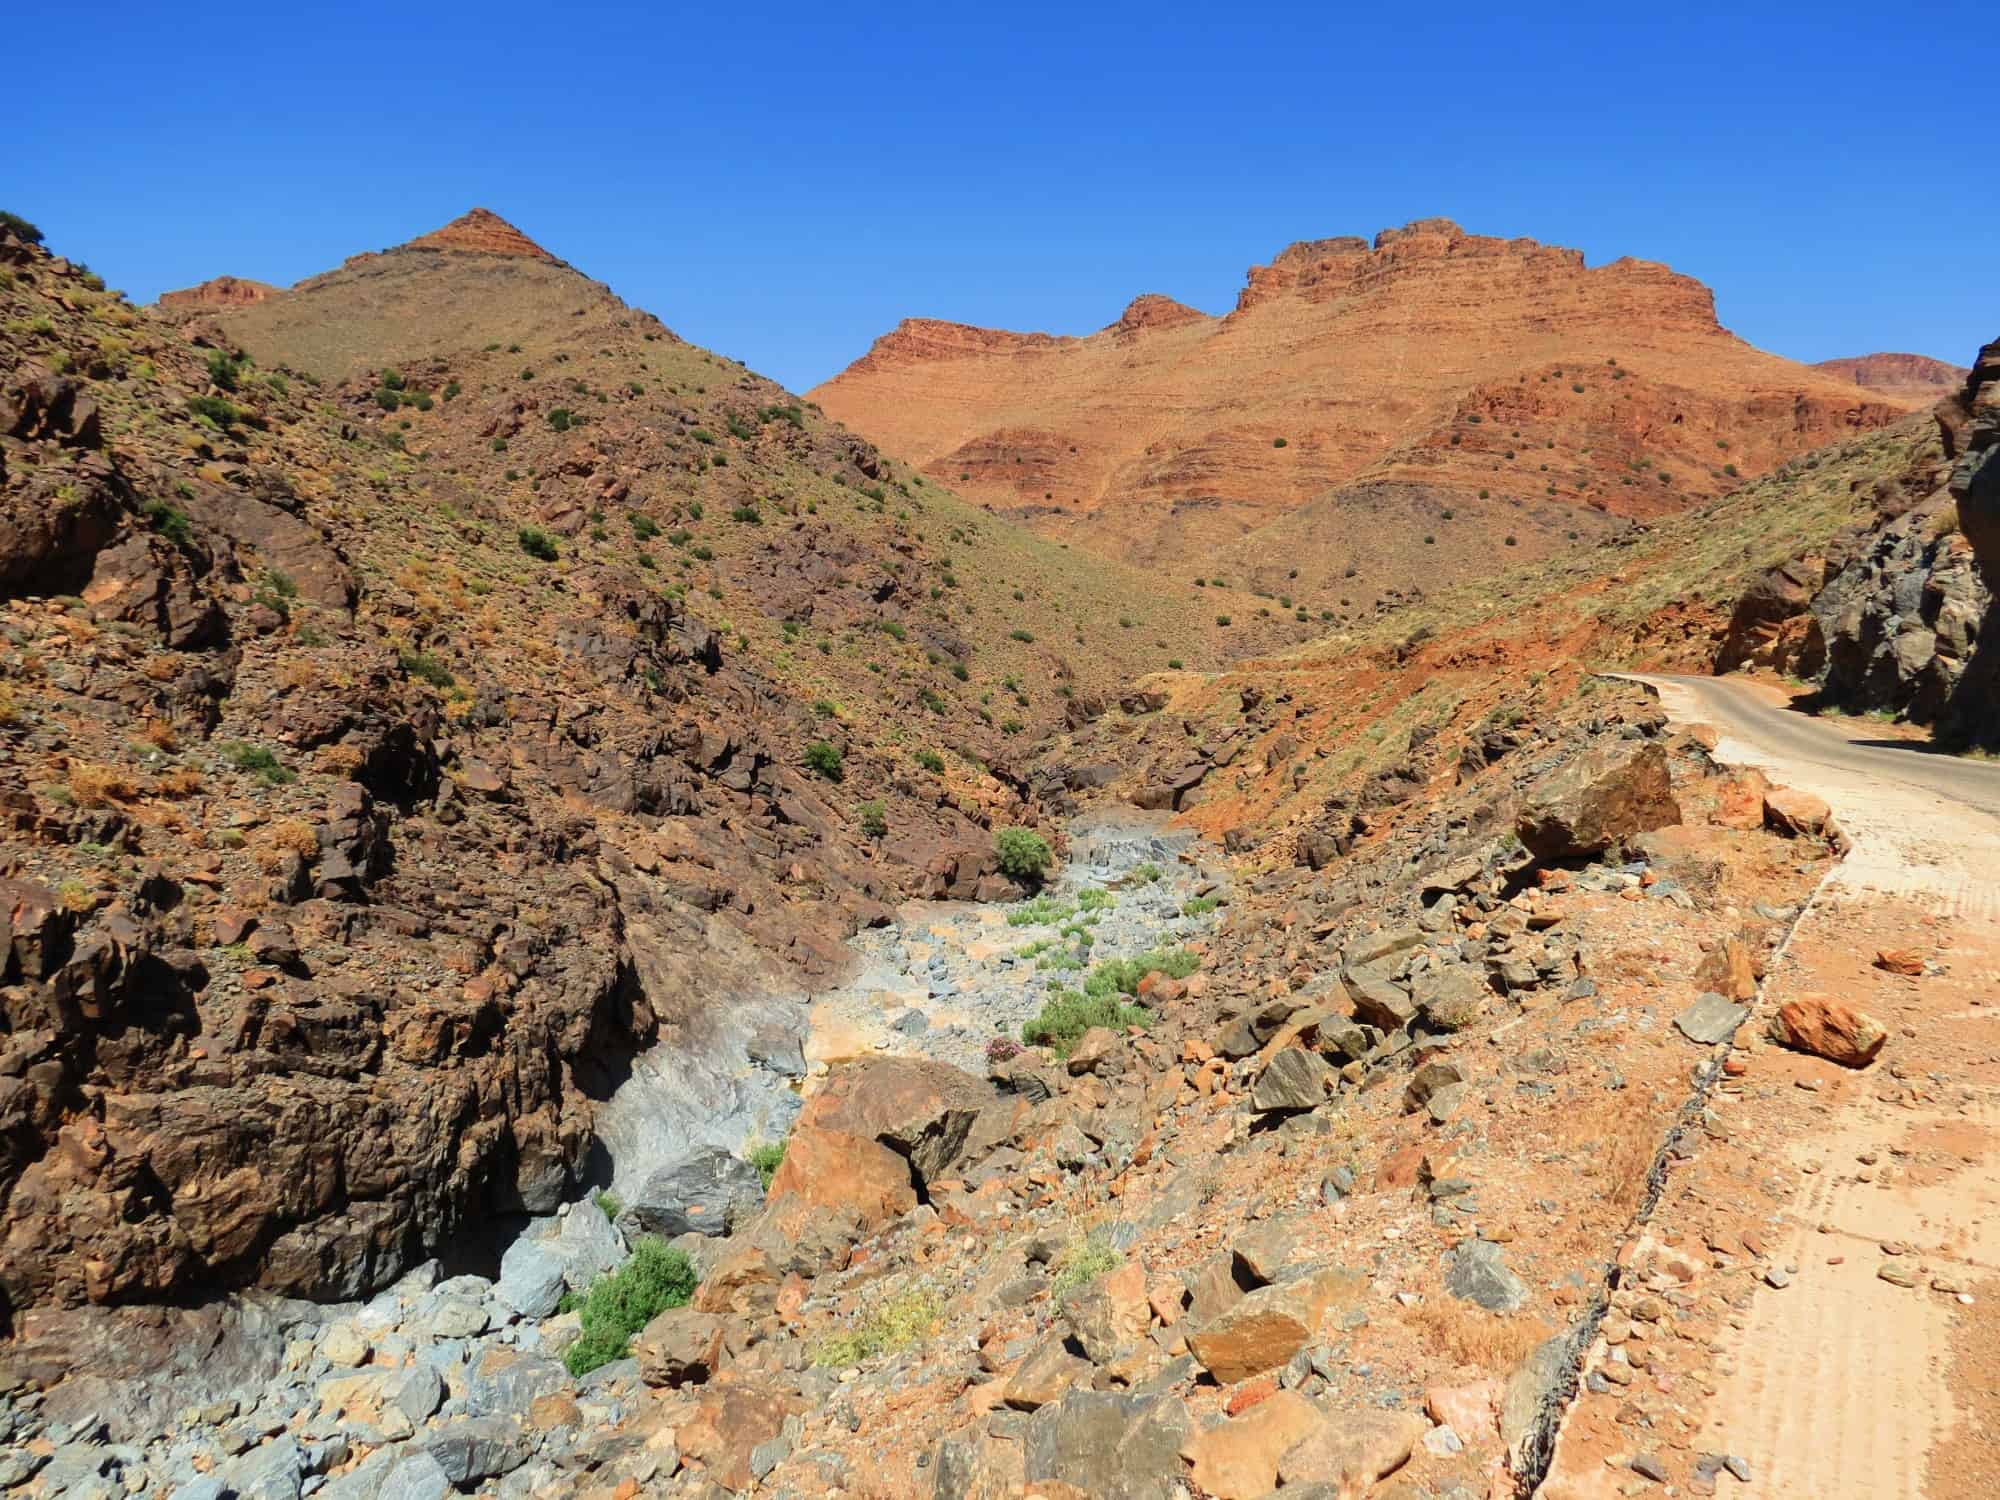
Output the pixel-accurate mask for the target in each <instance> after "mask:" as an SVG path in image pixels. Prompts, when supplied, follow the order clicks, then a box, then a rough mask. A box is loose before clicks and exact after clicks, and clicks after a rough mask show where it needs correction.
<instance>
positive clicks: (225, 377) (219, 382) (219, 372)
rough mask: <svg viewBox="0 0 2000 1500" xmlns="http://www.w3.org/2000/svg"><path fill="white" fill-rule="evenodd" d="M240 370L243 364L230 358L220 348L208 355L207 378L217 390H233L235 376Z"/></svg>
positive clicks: (234, 387)
mask: <svg viewBox="0 0 2000 1500" xmlns="http://www.w3.org/2000/svg"><path fill="white" fill-rule="evenodd" d="M242 370H243V366H242V364H241V363H240V362H239V361H237V360H234V359H231V358H230V357H229V356H228V355H227V354H224V353H223V352H222V351H221V350H220V349H217V350H216V351H214V352H213V353H212V354H210V355H209V356H208V378H209V381H210V382H211V383H212V384H213V385H215V386H216V388H217V389H219V390H225V391H233V390H235V389H236V381H237V377H238V376H239V375H240V374H241V373H242Z"/></svg>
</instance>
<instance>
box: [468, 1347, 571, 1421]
mask: <svg viewBox="0 0 2000 1500" xmlns="http://www.w3.org/2000/svg"><path fill="white" fill-rule="evenodd" d="M572 1383H573V1382H572V1381H571V1380H570V1374H569V1371H568V1370H567V1369H565V1368H564V1367H563V1366H562V1365H561V1364H559V1363H558V1362H557V1361H555V1360H553V1359H550V1358H547V1357H546V1356H545V1355H542V1354H524V1353H522V1352H521V1351H520V1350H518V1349H511V1348H509V1347H507V1346H506V1345H504V1344H493V1345H489V1346H488V1347H487V1348H486V1349H484V1350H482V1351H481V1352H480V1353H479V1355H478V1356H477V1357H475V1358H474V1359H473V1361H472V1363H471V1364H469V1365H468V1366H466V1370H465V1404H466V1407H467V1408H468V1409H469V1410H470V1411H471V1413H472V1414H473V1415H474V1416H476V1417H506V1418H510V1419H513V1420H517V1421H518V1420H522V1419H525V1418H526V1417H527V1415H528V1410H529V1408H530V1407H532V1406H533V1405H534V1404H535V1403H536V1402H537V1401H539V1400H541V1399H542V1398H543V1397H544V1396H552V1395H555V1394H556V1393H557V1392H559V1391H567V1390H569V1389H570V1387H571V1385H572Z"/></svg>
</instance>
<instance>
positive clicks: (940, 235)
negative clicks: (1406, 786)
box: [0, 0, 2000, 389]
mask: <svg viewBox="0 0 2000 1500" xmlns="http://www.w3.org/2000/svg"><path fill="white" fill-rule="evenodd" d="M1357 9H1358V11H1359V12H1360V13H1357V14H1352V15H1343V14H1341V13H1339V8H1338V7H1312V8H1311V13H1307V8H1306V7H1269V6H1266V7H1256V8H1244V7H1241V6H1237V7H1227V8H1225V7H1212V8H1207V9H1196V8H1186V9H1181V8H1176V7H1173V6H1162V5H1154V6H1146V7H1129V8H1128V7H1123V6H1099V7H1094V8H1093V7H1081V6H1047V7H1043V6H1038V5H1014V6H1008V7H998V6H995V7H986V8H966V7H958V8H955V9H954V8H951V7H937V6H926V7H910V8H907V9H906V8H903V7H899V6H875V7H869V8H867V9H865V10H857V11H856V12H855V13H854V14H852V15H841V14H838V13H837V12H838V8H837V7H827V6H824V5H821V6H815V7H802V6H793V5H789V4H783V3H767V4H760V5H755V6H715V5H708V6H702V7H683V6H676V5H654V6H629V7H628V6H617V5H610V6H577V7H568V8H565V7H561V6H554V5H537V6H533V7H528V6H515V5H511V4H507V3H504V0H501V3H489V4H481V5H479V6H466V5H460V4H454V3H445V0H436V3H418V4H410V5H392V6H367V7H358V6H354V5H352V4H346V5H341V6H337V7H336V6H322V5H315V4H302V5H296V6H289V7H287V6H273V5H268V4H265V5H258V6H249V5H240V4H234V3H229V0H211V3H209V4H206V5H204V6H202V7H200V8H199V9H198V10H193V11H190V10H188V9H187V8H186V7H166V6H158V5H148V6H138V5H131V4H127V3H112V4H110V5H100V6H94V7H91V8H89V9H88V10H77V9H75V8H66V7H62V6H50V5H38V6H28V7H22V8H20V13H19V14H17V15H15V16H13V17H10V19H9V21H8V22H7V26H6V37H7V50H8V52H9V53H10V54H11V62H10V66H9V68H8V76H9V78H10V80H11V82H12V83H13V86H14V88H15V95H14V101H13V102H14V107H13V109H12V110H11V111H10V114H11V116H12V123H11V127H10V132H9V134H10V139H9V143H8V148H7V150H6V152H5V155H4V160H3V161H0V207H6V208H9V209H11V210H13V211H14V212H17V213H20V214H24V215H25V216H27V217H28V218H30V219H33V220H34V221H36V222H37V223H39V224H40V225H41V226H42V228H43V229H44V230H45V231H47V233H48V235H49V239H50V243H51V244H52V246H54V247H55V248H57V249H59V250H61V251H64V252H67V253H69V254H72V255H74V256H77V257H79V258H82V259H85V260H88V261H89V262H90V263H91V264H92V265H93V266H94V267H95V268H96V269H98V270H99V271H101V272H103V273H104V274H105V275H106V276H107V277H108V278H109V279H110V280H111V281H112V282H113V284H114V285H118V286H121V287H123V288H125V289H126V290H127V291H128V292H130V293H131V294H132V295H134V296H135V297H139V298H151V297H152V296H154V295H156V294H157V293H158V292H160V291H161V290H163V289H165V288H170V287H176V286H184V285H188V284H190V283H193V282H196V281H200V280H203V279H205V278H206V277H208V276H212V275H217V274H221V273H225V272H226V273H232V274H235V275H242V276H253V277H258V278H261V279H264V280H269V281H277V282H290V281H294V280H297V279H298V278H300V277H303V276H307V275H310V274H312V273H314V272H316V271H321V270H324V269H326V268H328V267H330V266H332V265H335V264H337V263H338V262H339V261H340V260H341V259H342V258H343V257H344V256H346V255H348V254H351V253H353V252H354V251H357V250H363V249H379V248H382V247H384V246H387V245H390V244H394V243H397V242H399V241H402V240H405V239H408V238H410V237H412V236H414V235H416V234H420V233H422V232H424V231H426V230H429V229H432V228H435V227H436V226H437V225H439V224H441V223H443V222H445V221H446V220H448V219H450V218H453V217H454V216H456V215H457V214H459V213H460V212H462V211H463V210H464V209H466V208H468V207H471V206H472V205H474V204H481V205H484V206H486V207H489V208H492V209H494V210H495V211H496V212H499V213H501V214H503V215H505V216H506V217H507V218H509V219H511V220H513V221H514V222H515V223H516V224H518V225H519V226H520V227H521V228H522V229H524V230H525V231H526V232H528V233H529V234H531V235H533V236H534V237H535V238H536V239H538V240H539V241H540V242H541V243H543V244H544V245H546V246H547V247H548V248H549V249H550V250H551V251H552V252H554V253H555V254H557V255H560V256H562V257H563V258H564V259H566V260H568V261H570V262H571V263H573V264H574V265H576V266H578V267H579V268H580V269H582V270H584V271H586V272H588V273H590V274H591V275H593V276H596V277H598V278H599V279H601V280H604V281H608V282H609V283H610V284H611V285H612V286H613V288H614V289H616V290H617V291H618V292H619V293H620V294H621V295H622V296H624V297H625V298H626V299H627V300H629V301H632V302H635V303H637V304H639V305H640V306H643V307H646V308H648V309H650V310H652V311H653V312H656V313H658V314H659V315H660V316H661V317H662V318H663V319H665V320H666V322H667V323H668V325H669V326H671V327H672V328H674V329H675V330H676V331H678V332H679V333H681V334H682V335H684V336H685V337H688V338H691V339H694V340H695V341H697V342H699V343H702V344H705V345H708V346H710V347H712V348H715V349H719V350H721V351H722V352H724V353H727V354H731V355H734V356H736V357H737V358H740V359H743V360H745V361H746V362H748V363H749V364H750V365H751V366H752V367H754V368H756V369H759V370H761V371H763V372H764V373H766V374H769V375H772V376H774V377H776V378H777V379H780V380H782V381H784V382H785V383H786V384H787V385H790V386H792V387H793V388H795V389H803V388H805V387H807V386H810V385H812V384H813V383H814V382H816V381H818V380H821V379H824V378H825V377H827V376H829V375H831V374H833V373H834V372H835V371H837V370H838V369H840V368H841V366H843V365H844V364H845V363H847V361H849V360H850V359H853V358H855V357H856V356H858V355H859V354H861V353H862V352H863V350H865V349H866V347H867V345H868V343H869V341H870V340H871V339H872V338H873V337H874V336H875V335H876V334H878V333H880V332H882V331H884V330H886V329H887V328H889V327H890V326H892V325H893V324H894V323H895V322H896V320H897V319H898V318H901V317H903V316H906V315H911V314H916V315H923V316H931V317H946V318H955V319H960V320H964V321H967V322H976V323H985V324H992V325H997V326H1003V327H1013V328H1039V329H1047V330H1050V331H1055V332H1082V331H1086V330H1089V329H1092V328H1097V327H1100V326H1102V325H1103V324H1105V323H1107V322H1109V321H1110V320H1111V319H1112V318H1114V317H1115V316H1117V314H1118V311H1119V309H1120V308H1122V307H1123V306H1124V304H1125V303H1126V302H1127V301H1128V300H1129V299H1130V298H1131V297H1132V296H1133V295H1134V294H1136V293H1138V292H1142V291H1159V292H1166V293H1169V294H1170V295H1173V296H1175V297H1178V298H1180V299H1181V300H1183V301H1185V302H1189V303H1191V304H1193V305H1195V306H1197V307H1201V308H1205V309H1208V310H1210V311H1221V310H1224V309H1226V308H1227V307H1229V306H1230V305H1231V303H1232V302H1233V301H1234V298H1235V294H1236V291H1237V288H1238V287H1239V286H1240V285H1241V283H1242V276H1243V272H1244V269H1245V268H1246V267H1247V266H1249V265H1251V264H1252V263H1255V262H1262V261H1266V260H1268V259H1270V257H1271V256H1272V255H1274V254H1276V253H1277V251H1278V250H1279V249H1280V248H1282V247H1283V246H1284V245H1285V244H1287V243H1289V242H1290V241H1292V240H1295V239H1310V238H1318V237H1321V236H1325V235H1331V234H1372V233H1373V232H1374V231H1375V230H1377V229H1379V228H1381V227H1383V226H1385V225H1391V224H1400V223H1403V222H1405V221H1406V220H1409V219H1412V218H1418V217H1423V216H1426V215H1432V214H1439V215H1445V216H1448V217H1451V218H1455V219H1457V220H1458V221H1459V222H1460V223H1462V224H1464V225H1465V226H1466V227H1467V228H1468V229H1471V230H1474V231H1476V232H1481V233H1492V234H1510V235H1511V234H1526V235H1532V236H1534V237H1535V238H1537V239H1541V240H1545V241H1549V242H1552V243H1558V244H1567V245H1575V246H1579V247H1581V248H1582V249H1583V250H1584V251H1585V252H1586V253H1587V254H1588V256H1589V258H1590V261H1591V263H1592V264H1596V263H1598V262H1600V261H1603V260H1608V259H1612V258H1614V257H1616V256H1619V255H1625V254H1631V255H1638V256H1642V257H1645V258H1648V259H1653V260H1661V261H1665V262H1667V263H1668V264H1670V265H1672V266H1674V267H1675V268H1676V269H1677V270H1681V271H1685V272H1687V273H1689V274H1691V275H1694V276H1698V277H1700V278H1701V279H1703V280H1704V281H1707V282H1708V283H1709V284H1711V285H1712V286H1714V287H1715V288H1716V291H1717V297H1718V304H1719V310H1720V313H1721V316H1722V320H1723V322H1724V323H1725V324H1727V325H1728V326H1729V327H1731V328H1733V329H1734V330H1735V331H1736V332H1738V333H1740V334H1742V335H1743V336H1744V337H1746V338H1748V339H1750V340H1751V341H1752V342H1754V343H1757V344H1760V345H1762V346H1763V347H1765V348H1769V349H1773V350H1776V351H1777V352H1779V353H1783V354H1787V355H1791V356H1793V357H1795V358H1799V359H1807V360H1812V359H1824V358H1829V357H1832V356H1834V355H1840V354H1853V353H1864V352H1868V351H1871V350H1876V349H1909V350H1915V351H1918V352H1921V353H1926V354H1934V355H1937V356H1939V357H1941V358H1947V359H1950V360H1953V361H1955V362H1957V363H1961V364H1962V363H1966V362H1967V361H1968V360H1969V359H1970V357H1971V355H1972V353H1973V351H1974V350H1975V349H1976V348H1977V346H1978V345H1979V344H1980V343H1982V342H1984V341H1985V340H1987V339H1991V338H1994V337H1996V336H2000V290H1996V289H1997V288H2000V277H1997V276H1995V274H1994V272H1995V260H1996V250H2000V194H1995V193H1994V192H1993V191H1992V189H1991V183H1990V181H1983V180H1982V175H1981V169H1980V166H1979V160H1980V152H1979V147H1978V140H1979V134H1978V128H1977V126H1976V123H1975V122H1976V119H1977V118H1978V115H1977V111H1976V109H1975V102H1976V101H1977V100H1979V99H1981V98H1984V97H1987V93H1988V91H1989V89H1990V78H1989V76H1987V72H1986V71H1983V70H1982V60H1983V62H1984V63H1987V64H1990V62H1991V52H1990V51H1982V49H1981V47H1980V45H1979V43H1978V41H1977V39H1978V38H1979V37H1981V36H1985V37H1987V38H1988V39H1989V40H1990V37H1991V14H1990V11H1989V10H1988V9H1987V7H1985V6H1983V5H1977V4H1970V3H1957V0H1947V3H1939V4H1929V5H1923V6H1918V7H1912V8H1908V9H1905V8H1903V7H1898V6H1883V5H1880V4H1869V5H1853V6H1850V5H1847V4H1843V3H1838V0H1835V3H1828V4H1819V5H1813V6H1804V5H1797V6H1785V7H1779V6H1770V5H1764V6H1757V5H1754V4H1753V5H1750V6H1739V7H1729V8H1721V7H1717V8H1710V7H1707V6H1702V5H1695V6H1688V7H1680V8H1674V7H1647V8H1645V9H1644V10H1643V12H1640V11H1639V10H1638V9H1637V8H1633V7H1607V8H1604V9H1605V10H1606V11H1607V12H1613V11H1624V12H1630V13H1629V14H1611V13H1606V14H1601V15H1591V16H1586V17H1584V18H1582V19H1577V18H1576V17H1575V16H1574V14H1573V11H1574V7H1568V6H1565V7H1522V8H1517V9H1513V10H1509V11H1507V12H1506V13H1500V12H1498V11H1496V9H1495V8H1494V7H1491V6H1481V7H1478V8H1465V9H1463V10H1461V9H1459V8H1457V7H1453V6H1449V5H1444V6H1440V5H1436V4H1433V5H1427V6H1413V5H1401V6H1370V7H1365V8H1357ZM1743 11H1757V12H1760V13H1759V14H1743V13H1740V12H1743Z"/></svg>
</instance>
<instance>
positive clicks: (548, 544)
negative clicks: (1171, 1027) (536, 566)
mask: <svg viewBox="0 0 2000 1500" xmlns="http://www.w3.org/2000/svg"><path fill="white" fill-rule="evenodd" d="M514 540H515V541H517V542H519V543H520V544H521V550H522V551H523V552H525V553H527V554H528V556H530V557H536V558H540V559H541V560H542V561H543V562H554V561H555V560H556V559H557V558H558V557H560V556H561V555H562V554H561V553H560V552H558V551H557V550H556V544H555V539H554V538H552V537H551V536H550V535H549V534H548V533H547V532H546V531H543V530H542V529H541V528H539V527H536V526H523V527H522V528H521V529H520V530H519V531H518V532H516V533H515V534H514Z"/></svg>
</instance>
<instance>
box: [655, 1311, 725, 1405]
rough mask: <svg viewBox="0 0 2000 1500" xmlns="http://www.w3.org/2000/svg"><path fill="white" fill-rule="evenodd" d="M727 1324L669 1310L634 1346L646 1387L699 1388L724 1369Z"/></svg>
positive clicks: (698, 1313)
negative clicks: (697, 1386) (696, 1386)
mask: <svg viewBox="0 0 2000 1500" xmlns="http://www.w3.org/2000/svg"><path fill="white" fill-rule="evenodd" d="M728 1326H729V1325H728V1324H727V1323H726V1322H725V1321H724V1320H723V1319H722V1318H720V1317H717V1316H716V1315H715V1314H714V1313H706V1312H701V1311H699V1310H698V1309H696V1308H692V1307H670V1308H668V1309H667V1310H666V1311H665V1312H663V1313H661V1314H660V1315H659V1316H658V1317H656V1318H654V1319H653V1321H652V1322H650V1323H648V1324H647V1325H646V1327H645V1330H644V1331H643V1332H642V1333H640V1335H639V1337H638V1338H637V1339H636V1340H634V1342H633V1344H632V1352H633V1353H634V1354H636V1355H637V1356H638V1357H639V1378H640V1379H641V1380H643V1381H645V1382H646V1384H647V1385H664V1386H683V1385H700V1384H702V1383H703V1382H705V1381H706V1380H707V1379H708V1378H709V1377H710V1376H711V1375H713V1374H714V1373H715V1372H716V1371H717V1370H719V1369H721V1368H722V1364H723V1361H724V1359H725V1358H726V1357H727V1350H726V1346H725V1343H724V1337H725V1335H726V1333H727V1331H728Z"/></svg>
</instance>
